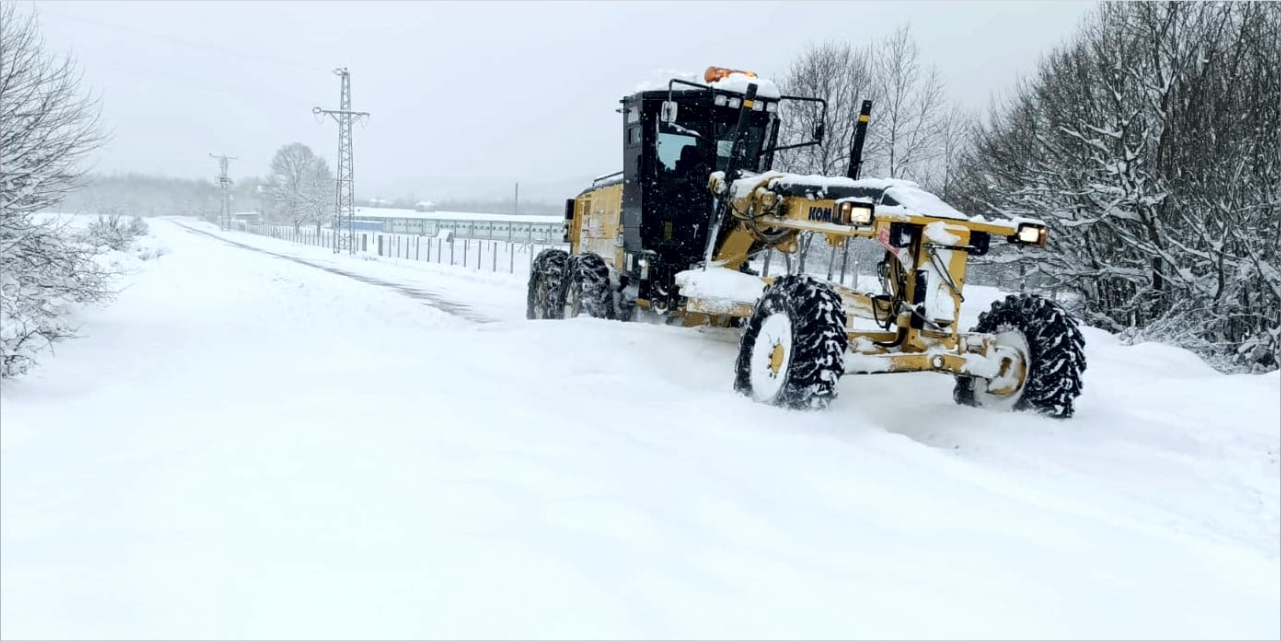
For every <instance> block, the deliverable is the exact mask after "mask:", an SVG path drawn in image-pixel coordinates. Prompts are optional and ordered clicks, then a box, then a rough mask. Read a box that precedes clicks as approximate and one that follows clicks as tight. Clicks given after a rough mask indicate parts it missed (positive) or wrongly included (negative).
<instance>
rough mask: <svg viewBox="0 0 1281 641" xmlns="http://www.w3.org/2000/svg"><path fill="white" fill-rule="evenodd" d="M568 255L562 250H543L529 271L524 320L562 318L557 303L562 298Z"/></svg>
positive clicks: (535, 258)
mask: <svg viewBox="0 0 1281 641" xmlns="http://www.w3.org/2000/svg"><path fill="white" fill-rule="evenodd" d="M568 262H569V254H568V253H566V252H565V250H563V249H544V250H543V251H541V252H539V253H538V256H536V257H534V264H533V265H532V266H531V267H530V269H529V293H528V296H527V298H526V305H525V318H528V319H531V320H533V319H540V318H563V317H564V316H563V315H562V314H561V313H560V310H561V307H560V305H559V302H560V301H561V300H562V299H563V297H564V292H563V290H564V288H565V276H566V273H565V267H566V263H568Z"/></svg>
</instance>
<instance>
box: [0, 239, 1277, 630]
mask: <svg viewBox="0 0 1281 641" xmlns="http://www.w3.org/2000/svg"><path fill="white" fill-rule="evenodd" d="M184 224H187V225H190V226H192V227H197V228H200V229H204V230H211V226H208V225H202V224H201V223H196V222H194V221H184ZM151 225H152V230H153V233H154V234H155V235H156V236H157V237H158V242H159V244H162V245H165V246H167V247H169V248H170V250H171V251H170V253H168V254H166V255H164V256H163V257H161V258H160V259H158V260H152V261H147V263H146V269H145V271H143V273H141V274H139V275H137V276H136V277H134V278H133V280H132V283H131V286H130V287H129V288H128V289H127V290H126V291H125V292H124V293H123V294H122V295H121V297H120V298H119V300H118V301H117V302H116V303H115V304H114V305H112V306H111V307H109V308H106V309H104V310H95V311H90V312H86V313H85V314H84V317H83V319H82V320H83V321H84V330H83V334H84V335H85V337H84V339H82V340H79V341H75V342H72V343H68V344H66V345H63V346H61V347H60V348H59V350H58V355H57V357H56V358H48V357H46V359H45V360H44V362H43V364H42V366H41V367H39V368H38V369H37V370H36V371H35V373H34V374H33V375H31V376H28V377H26V378H24V379H19V380H17V381H6V382H5V384H4V387H3V389H2V390H0V397H2V400H3V405H2V407H3V420H2V421H0V423H2V425H3V427H2V429H0V437H2V438H0V499H2V500H0V543H2V546H3V554H0V569H2V570H3V577H4V580H3V583H0V636H3V637H5V638H31V639H34V638H62V639H66V638H131V639H151V638H220V639H231V638H314V639H321V638H385V639H392V638H427V637H431V638H487V639H493V638H904V637H916V638H922V637H927V638H957V637H969V638H988V639H994V638H1111V639H1117V638H1180V639H1188V638H1273V639H1275V638H1278V637H1281V585H1279V581H1281V579H1278V577H1279V576H1281V518H1279V516H1278V513H1279V503H1281V472H1279V471H1278V463H1277V457H1278V444H1279V443H1278V442H1279V441H1281V415H1279V409H1278V398H1279V397H1281V378H1278V376H1277V375H1276V374H1272V375H1268V376H1224V375H1220V374H1217V373H1215V372H1214V371H1212V370H1211V369H1210V368H1208V367H1207V366H1205V365H1204V364H1203V363H1201V362H1200V361H1199V360H1198V359H1196V358H1195V357H1194V356H1192V355H1190V354H1189V353H1187V352H1184V351H1182V350H1178V349H1174V348H1170V347H1164V346H1160V345H1153V344H1148V345H1139V346H1134V347H1126V346H1122V345H1119V344H1118V343H1117V342H1116V341H1115V340H1114V339H1113V338H1111V337H1110V336H1109V335H1107V334H1104V333H1102V332H1099V331H1094V330H1090V331H1089V332H1088V334H1087V341H1088V345H1087V354H1088V359H1089V370H1088V371H1087V373H1086V377H1087V378H1086V387H1085V394H1084V396H1083V397H1082V398H1081V399H1080V402H1079V405H1078V412H1077V416H1076V418H1074V419H1072V420H1070V421H1064V422H1056V421H1052V420H1049V419H1042V418H1038V417H1035V416H1028V415H1012V414H997V413H992V412H987V411H983V410H978V409H972V408H962V407H957V406H955V405H953V403H952V401H951V398H950V381H949V380H948V379H946V378H944V377H941V376H937V375H932V374H912V375H897V376H884V377H847V378H846V379H844V380H843V382H842V383H841V397H840V399H839V400H838V401H837V402H836V403H834V404H833V406H832V407H831V408H830V409H829V410H828V411H826V412H822V413H791V412H787V411H783V410H779V409H775V408H770V407H765V406H762V405H759V404H754V403H752V402H750V401H748V400H746V399H744V398H742V397H739V396H737V395H735V394H734V393H733V392H732V391H731V385H730V383H731V366H732V362H733V358H734V353H735V348H736V346H735V343H734V337H733V335H729V334H725V333H718V332H703V331H695V330H686V329H680V328H673V327H663V326H655V325H645V324H621V323H612V322H604V321H596V320H591V319H577V320H573V321H560V322H558V321H538V322H530V321H526V320H524V282H523V278H522V277H519V276H511V275H506V274H490V273H484V272H475V271H469V270H464V269H461V268H457V267H455V268H451V267H448V266H441V265H434V264H427V263H420V262H413V261H400V262H399V263H397V261H394V260H364V259H360V258H352V257H347V256H334V255H333V254H332V253H330V252H329V250H325V249H318V248H311V247H301V246H297V245H292V244H289V243H285V242H283V241H277V240H272V239H268V238H262V237H256V236H251V235H248V234H243V233H234V232H233V233H226V234H222V235H223V236H225V237H227V238H229V239H232V240H234V241H235V242H238V243H242V244H244V245H248V246H252V247H257V248H260V249H269V250H270V251H274V252H276V253H278V254H282V255H286V256H289V257H290V258H292V259H284V258H280V257H277V256H272V255H267V254H263V253H260V252H257V251H251V250H250V249H246V248H244V247H241V246H235V245H232V244H228V243H226V242H224V241H222V240H218V239H217V238H214V237H211V236H209V235H205V234H201V233H196V232H192V231H188V230H187V229H184V228H183V227H180V226H179V225H178V224H177V223H176V222H173V221H170V222H166V221H158V220H153V221H152V222H151ZM213 233H214V234H215V235H217V232H216V231H214V232H213ZM299 261H306V262H307V263H311V264H304V263H301V262H299ZM322 267H328V268H331V269H338V270H341V271H342V272H344V273H343V274H339V273H334V272H332V271H325V270H324V269H322ZM380 282H381V283H389V284H396V285H399V286H401V287H403V288H405V289H400V290H398V289H393V288H390V287H387V286H383V285H380V284H378V283H380ZM967 293H968V294H970V301H971V303H973V304H974V306H973V307H972V308H969V309H967V313H968V314H969V316H971V317H973V316H976V315H977V313H978V312H979V311H981V310H982V309H983V308H984V307H985V306H986V305H987V303H988V302H990V301H991V300H992V299H993V298H994V297H995V296H996V293H995V292H993V291H990V290H974V291H967ZM407 294H408V295H407ZM441 301H444V302H445V303H446V305H445V306H446V307H449V308H450V309H451V311H441V310H440V309H439V308H438V307H434V306H433V305H437V304H438V303H439V302H441Z"/></svg>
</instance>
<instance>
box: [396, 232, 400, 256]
mask: <svg viewBox="0 0 1281 641" xmlns="http://www.w3.org/2000/svg"><path fill="white" fill-rule="evenodd" d="M396 258H400V234H396Z"/></svg>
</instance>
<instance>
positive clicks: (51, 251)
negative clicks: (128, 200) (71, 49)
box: [0, 3, 112, 377]
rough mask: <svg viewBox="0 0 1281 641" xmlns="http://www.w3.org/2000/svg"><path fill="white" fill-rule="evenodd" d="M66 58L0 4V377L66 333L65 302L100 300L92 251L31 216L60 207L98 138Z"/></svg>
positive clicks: (22, 368) (102, 278)
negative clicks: (52, 51)
mask: <svg viewBox="0 0 1281 641" xmlns="http://www.w3.org/2000/svg"><path fill="white" fill-rule="evenodd" d="M79 85H80V75H79V73H78V72H77V70H76V67H75V64H74V63H73V62H72V61H71V60H70V59H56V58H54V57H52V56H50V55H49V54H47V53H46V52H45V51H44V48H43V42H42V41H41V39H40V34H39V29H38V24H37V21H36V16H35V14H34V13H21V12H19V10H18V9H17V8H16V7H15V5H14V4H12V3H4V4H3V5H0V376H4V377H9V376H15V375H19V374H22V373H24V372H26V371H27V370H28V369H30V368H31V367H32V366H33V365H34V364H35V356H36V355H37V354H38V353H39V351H40V350H42V349H46V348H49V347H51V346H52V344H53V343H54V342H55V341H58V340H61V339H64V338H67V337H70V336H72V335H74V329H73V328H72V327H71V326H70V325H69V324H68V322H67V321H66V315H65V312H66V311H67V307H68V306H69V305H72V304H76V303H87V302H96V301H101V300H105V299H107V298H109V297H110V296H111V293H112V292H111V291H110V290H109V289H108V277H109V274H107V273H105V272H104V271H103V270H102V269H101V268H100V267H99V266H98V265H97V263H96V262H95V261H94V260H93V258H94V255H95V254H96V248H94V247H93V246H92V245H89V244H85V243H81V242H79V240H78V239H77V238H76V237H75V236H73V235H72V234H70V233H68V231H67V229H66V228H65V226H62V225H60V224H58V222H57V221H55V220H51V219H41V218H39V217H37V216H36V213H37V212H40V211H43V210H46V209H48V208H50V207H53V206H55V205H57V204H58V203H59V201H60V200H61V198H62V197H63V196H64V195H65V194H66V193H67V192H68V191H70V190H71V189H73V188H74V187H75V185H76V182H77V180H78V179H79V178H80V177H81V176H82V174H83V169H82V164H81V163H82V161H83V160H84V158H85V156H86V155H87V154H88V153H89V152H91V151H92V150H93V149H95V148H96V147H98V146H99V145H100V144H101V142H102V140H103V137H102V131H101V128H100V126H99V122H98V116H99V106H98V103H97V101H96V100H94V99H92V98H91V97H87V96H85V95H82V94H81V93H80V86H79Z"/></svg>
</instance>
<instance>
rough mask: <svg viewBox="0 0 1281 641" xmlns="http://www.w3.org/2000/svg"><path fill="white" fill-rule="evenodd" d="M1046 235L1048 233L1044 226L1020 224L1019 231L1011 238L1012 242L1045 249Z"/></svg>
mask: <svg viewBox="0 0 1281 641" xmlns="http://www.w3.org/2000/svg"><path fill="white" fill-rule="evenodd" d="M1046 235H1047V231H1046V229H1045V226H1044V225H1037V224H1034V223H1019V227H1018V231H1016V232H1014V235H1013V236H1010V242H1013V243H1019V244H1023V245H1036V246H1037V247H1044V246H1045V238H1046Z"/></svg>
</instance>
